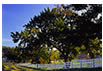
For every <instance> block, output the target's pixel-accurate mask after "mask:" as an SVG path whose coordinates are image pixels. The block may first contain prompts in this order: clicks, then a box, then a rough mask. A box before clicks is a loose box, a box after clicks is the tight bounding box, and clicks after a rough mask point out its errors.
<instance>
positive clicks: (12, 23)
mask: <svg viewBox="0 0 103 71" xmlns="http://www.w3.org/2000/svg"><path fill="white" fill-rule="evenodd" d="M48 7H49V8H50V9H52V8H54V7H55V5H53V4H3V5H2V46H11V47H15V46H16V45H17V44H14V43H13V41H12V37H11V36H10V34H11V33H10V32H16V31H19V32H20V31H21V30H23V25H24V24H27V23H28V22H29V20H30V18H33V17H34V16H35V15H39V14H40V12H42V11H43V10H44V8H48Z"/></svg>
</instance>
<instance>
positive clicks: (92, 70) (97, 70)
mask: <svg viewBox="0 0 103 71" xmlns="http://www.w3.org/2000/svg"><path fill="white" fill-rule="evenodd" d="M21 67H25V68H28V69H32V70H33V71H102V68H101V67H98V68H73V69H51V70H48V69H41V68H33V67H26V66H21Z"/></svg>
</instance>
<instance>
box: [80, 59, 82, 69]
mask: <svg viewBox="0 0 103 71" xmlns="http://www.w3.org/2000/svg"><path fill="white" fill-rule="evenodd" d="M80 68H82V60H80Z"/></svg>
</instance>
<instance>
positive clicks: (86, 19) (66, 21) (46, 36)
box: [11, 4, 102, 62]
mask: <svg viewBox="0 0 103 71" xmlns="http://www.w3.org/2000/svg"><path fill="white" fill-rule="evenodd" d="M87 7H88V8H87ZM89 7H90V8H89ZM97 8H98V9H100V10H99V11H96V9H97ZM82 9H85V10H86V12H81V13H82V15H79V14H78V13H76V11H81V10H82ZM95 11H96V12H95ZM95 13H96V14H95ZM99 13H100V14H101V5H82V4H81V5H67V6H64V5H61V6H60V7H57V8H53V9H52V10H50V9H49V8H48V9H44V11H42V12H41V13H40V15H38V16H35V17H34V18H32V19H31V20H30V21H29V23H28V24H26V25H24V27H25V30H24V31H22V32H20V33H19V32H16V33H13V32H12V34H11V36H12V37H13V41H14V42H18V41H20V43H19V45H22V46H23V47H24V48H29V49H32V48H33V47H34V46H35V47H36V49H39V48H43V46H45V45H47V47H48V48H54V47H55V48H57V49H58V50H59V51H60V53H61V55H62V56H63V58H64V60H65V62H67V61H69V60H70V61H71V60H72V59H73V58H75V57H76V56H77V55H78V54H80V52H81V48H80V47H81V46H82V45H85V46H86V48H87V49H88V48H89V46H88V45H89V44H90V42H91V40H99V39H101V33H102V32H101V16H100V17H99V18H97V16H98V14H99ZM90 14H91V15H90ZM35 47H34V48H35ZM93 49H94V48H93ZM85 51H86V50H85Z"/></svg>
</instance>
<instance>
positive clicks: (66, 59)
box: [64, 56, 69, 68]
mask: <svg viewBox="0 0 103 71" xmlns="http://www.w3.org/2000/svg"><path fill="white" fill-rule="evenodd" d="M64 61H65V67H66V68H69V63H67V62H69V57H68V56H65V58H64Z"/></svg>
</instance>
